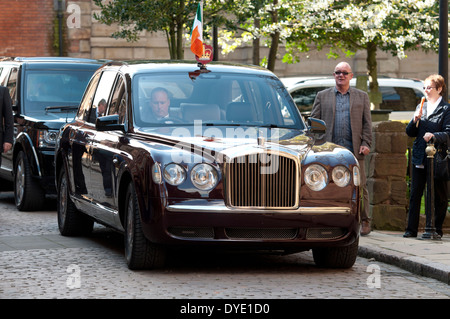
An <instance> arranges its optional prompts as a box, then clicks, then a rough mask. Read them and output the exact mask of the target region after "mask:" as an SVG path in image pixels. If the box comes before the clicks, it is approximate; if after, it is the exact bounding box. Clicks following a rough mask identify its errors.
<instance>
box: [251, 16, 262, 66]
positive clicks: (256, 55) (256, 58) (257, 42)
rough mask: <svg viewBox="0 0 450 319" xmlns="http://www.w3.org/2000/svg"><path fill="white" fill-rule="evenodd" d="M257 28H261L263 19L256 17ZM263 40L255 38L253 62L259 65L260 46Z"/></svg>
mask: <svg viewBox="0 0 450 319" xmlns="http://www.w3.org/2000/svg"><path fill="white" fill-rule="evenodd" d="M254 22H255V28H256V29H259V28H260V26H261V21H260V20H259V19H255V21H254ZM260 42H261V40H260V39H259V38H255V39H253V64H254V65H259V62H260V61H261V60H260V58H259V47H260Z"/></svg>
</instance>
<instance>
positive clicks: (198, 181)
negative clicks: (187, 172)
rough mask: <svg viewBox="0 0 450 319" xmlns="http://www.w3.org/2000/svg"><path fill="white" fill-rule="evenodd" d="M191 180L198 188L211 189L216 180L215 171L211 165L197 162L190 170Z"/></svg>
mask: <svg viewBox="0 0 450 319" xmlns="http://www.w3.org/2000/svg"><path fill="white" fill-rule="evenodd" d="M191 181H192V183H193V184H194V186H195V187H197V188H198V189H201V190H210V189H213V188H214V187H215V186H216V185H217V182H218V176H217V171H216V169H215V168H214V167H212V166H211V165H208V164H197V165H195V166H194V168H193V169H192V171H191Z"/></svg>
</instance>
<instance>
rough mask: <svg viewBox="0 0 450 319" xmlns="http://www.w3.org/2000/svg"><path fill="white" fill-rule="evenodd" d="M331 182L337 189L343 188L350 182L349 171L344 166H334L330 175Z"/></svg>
mask: <svg viewBox="0 0 450 319" xmlns="http://www.w3.org/2000/svg"><path fill="white" fill-rule="evenodd" d="M331 177H332V178H333V182H334V183H335V184H336V185H337V186H339V187H345V186H347V185H348V183H349V182H350V171H349V170H348V169H347V167H345V166H336V167H335V168H333V172H332V173H331Z"/></svg>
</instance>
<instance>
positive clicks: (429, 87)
mask: <svg viewBox="0 0 450 319" xmlns="http://www.w3.org/2000/svg"><path fill="white" fill-rule="evenodd" d="M423 89H424V90H431V89H435V87H434V86H424V87H423Z"/></svg>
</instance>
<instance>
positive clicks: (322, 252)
mask: <svg viewBox="0 0 450 319" xmlns="http://www.w3.org/2000/svg"><path fill="white" fill-rule="evenodd" d="M358 245H359V238H358V239H356V240H355V241H354V242H353V243H352V244H351V245H350V246H346V247H327V248H314V249H313V250H312V251H313V258H314V262H315V263H316V265H317V266H319V267H326V268H350V267H352V266H353V264H354V263H355V261H356V257H357V256H358Z"/></svg>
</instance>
